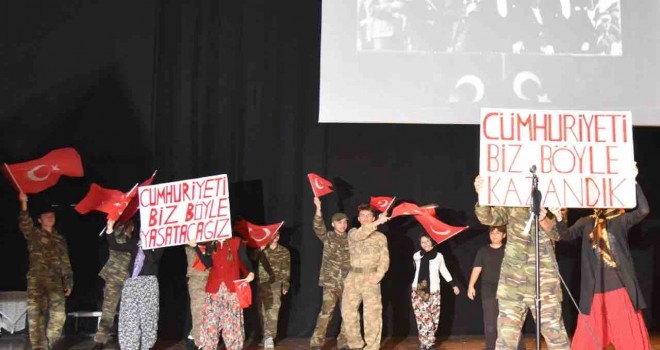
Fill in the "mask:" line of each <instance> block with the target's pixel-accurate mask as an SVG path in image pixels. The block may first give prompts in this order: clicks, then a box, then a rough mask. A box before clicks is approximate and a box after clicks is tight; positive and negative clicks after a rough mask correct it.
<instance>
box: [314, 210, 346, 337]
mask: <svg viewBox="0 0 660 350" xmlns="http://www.w3.org/2000/svg"><path fill="white" fill-rule="evenodd" d="M345 219H348V218H347V217H346V214H344V213H336V214H334V215H333V216H332V222H337V221H341V220H345ZM314 233H315V234H316V236H317V237H318V238H319V239H320V240H321V242H323V259H322V261H321V273H320V275H319V286H320V287H323V303H322V305H321V310H320V311H319V316H318V318H317V319H316V327H315V328H314V334H313V335H312V339H311V341H310V344H309V345H310V347H311V348H320V347H322V346H323V343H324V342H325V336H326V333H327V331H328V324H329V323H330V320H331V319H332V313H333V312H334V310H335V305H337V303H339V305H340V306H341V300H342V292H343V286H344V280H345V279H346V276H347V275H348V271H349V269H350V266H351V264H350V256H349V251H348V234H347V233H343V234H340V233H337V232H335V231H334V230H331V231H328V229H327V228H326V226H325V223H324V222H323V217H322V216H321V215H315V216H314ZM347 347H348V343H347V342H346V331H345V328H344V326H343V325H342V326H341V328H340V332H339V335H338V336H337V348H338V349H342V348H347Z"/></svg>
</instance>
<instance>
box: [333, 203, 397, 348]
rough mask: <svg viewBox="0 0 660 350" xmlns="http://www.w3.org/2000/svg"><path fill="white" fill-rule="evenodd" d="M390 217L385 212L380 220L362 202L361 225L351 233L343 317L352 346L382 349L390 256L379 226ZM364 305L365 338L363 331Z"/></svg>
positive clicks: (359, 207) (342, 306) (359, 214)
mask: <svg viewBox="0 0 660 350" xmlns="http://www.w3.org/2000/svg"><path fill="white" fill-rule="evenodd" d="M388 220H389V218H388V217H387V216H386V214H385V213H382V214H381V215H380V216H379V217H378V219H377V220H376V219H375V217H374V212H373V211H372V209H371V206H369V205H368V204H361V205H360V206H358V221H359V222H360V228H358V229H355V228H354V229H351V230H350V231H349V232H348V247H349V251H350V261H351V270H350V272H349V273H348V276H347V277H346V280H345V281H344V291H343V295H342V299H343V300H342V303H341V316H342V318H343V320H344V327H345V328H344V329H345V332H346V339H347V341H348V346H349V347H350V348H351V349H365V350H376V349H379V348H380V338H381V334H382V330H383V329H382V328H383V327H382V326H383V315H382V312H383V304H382V302H381V294H380V281H381V280H382V279H383V277H384V276H385V273H386V272H387V270H388V268H389V266H390V257H389V252H388V249H387V238H386V237H385V235H384V234H382V233H380V232H378V231H376V229H377V228H378V226H379V225H381V224H383V223H385V222H387V221H388ZM360 304H363V315H364V340H363V339H362V336H361V334H360V315H359V313H358V308H359V306H360ZM365 342H366V345H365Z"/></svg>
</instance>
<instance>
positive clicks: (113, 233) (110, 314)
mask: <svg viewBox="0 0 660 350" xmlns="http://www.w3.org/2000/svg"><path fill="white" fill-rule="evenodd" d="M106 227H107V229H106V233H107V235H108V236H107V237H108V251H109V256H108V261H106V263H105V265H104V266H103V268H102V269H101V272H99V276H100V277H101V278H103V280H104V281H105V286H104V287H103V307H102V311H101V321H100V322H99V328H98V330H97V331H96V334H95V335H94V342H95V343H96V344H95V345H94V350H100V349H103V347H104V346H105V344H106V343H107V342H108V340H109V339H110V332H111V331H112V326H113V324H114V322H115V315H116V314H117V305H118V304H119V299H120V298H121V290H122V287H123V286H124V281H126V279H127V278H128V266H129V265H130V263H131V251H132V250H133V249H135V245H136V244H137V235H135V236H133V230H134V228H135V225H134V224H133V221H128V222H127V223H126V224H119V225H117V227H115V221H114V220H110V219H108V222H107V226H106Z"/></svg>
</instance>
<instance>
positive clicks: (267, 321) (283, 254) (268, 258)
mask: <svg viewBox="0 0 660 350" xmlns="http://www.w3.org/2000/svg"><path fill="white" fill-rule="evenodd" d="M279 240H280V234H279V232H275V235H274V236H273V239H272V240H271V242H270V243H269V244H268V245H266V246H264V247H261V249H260V250H259V251H257V256H256V261H257V290H258V296H259V298H258V299H257V300H258V309H257V310H258V311H259V318H260V320H261V326H262V328H263V332H264V336H263V339H264V348H267V349H272V348H274V347H275V344H274V339H275V338H276V337H277V319H278V316H279V314H280V306H282V300H281V297H282V295H286V294H287V293H288V292H289V286H290V283H289V279H290V277H291V255H290V254H289V250H288V249H286V248H285V247H284V246H282V245H281V244H279V243H278V242H279Z"/></svg>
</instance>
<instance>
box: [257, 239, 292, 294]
mask: <svg viewBox="0 0 660 350" xmlns="http://www.w3.org/2000/svg"><path fill="white" fill-rule="evenodd" d="M290 278H291V255H290V254H289V250H288V249H286V248H285V247H284V246H282V245H281V244H278V245H277V247H275V249H270V246H266V248H265V249H264V250H261V251H257V281H258V282H259V284H261V285H269V286H270V287H271V288H272V287H276V288H280V287H281V288H282V290H289V280H290Z"/></svg>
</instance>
